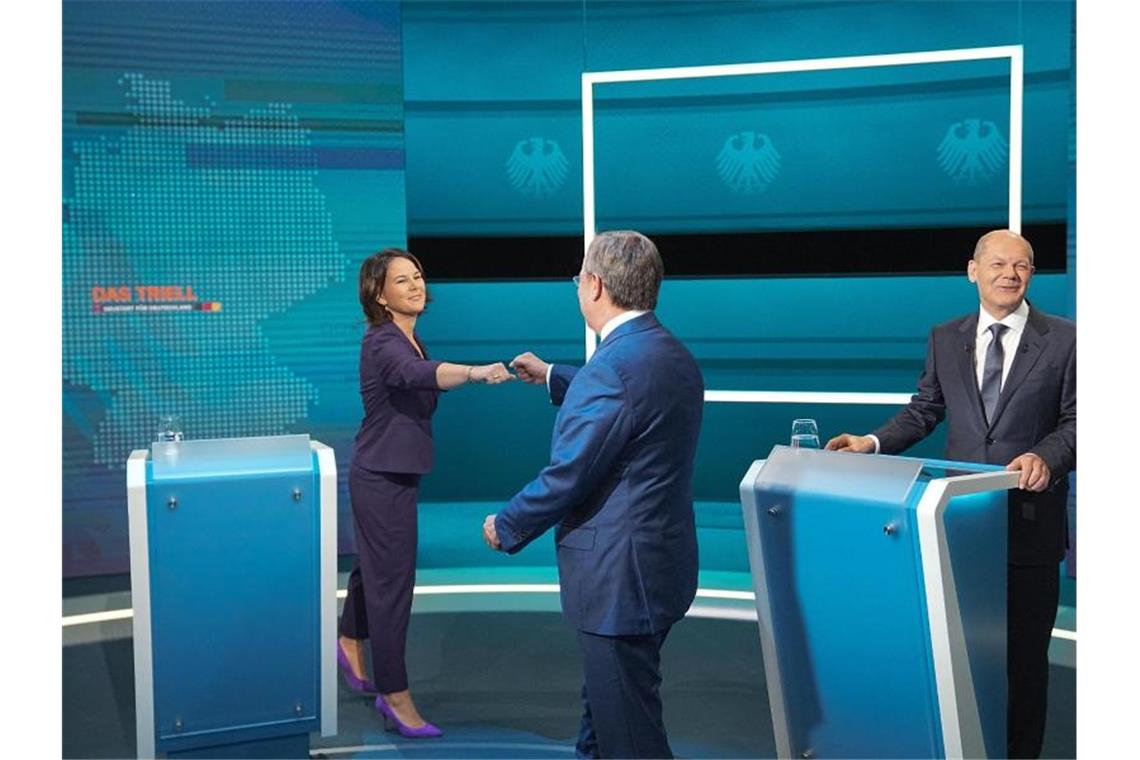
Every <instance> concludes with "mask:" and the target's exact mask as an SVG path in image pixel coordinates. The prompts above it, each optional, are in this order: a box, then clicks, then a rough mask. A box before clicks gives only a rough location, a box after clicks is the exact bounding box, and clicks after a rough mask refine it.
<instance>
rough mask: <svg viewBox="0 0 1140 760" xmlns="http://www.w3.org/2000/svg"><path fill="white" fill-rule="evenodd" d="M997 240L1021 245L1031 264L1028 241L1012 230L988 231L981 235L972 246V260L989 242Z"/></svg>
mask: <svg viewBox="0 0 1140 760" xmlns="http://www.w3.org/2000/svg"><path fill="white" fill-rule="evenodd" d="M998 238H1007V239H1013V240H1016V241H1018V242H1019V243H1021V244H1022V245H1023V246H1025V250H1026V252H1027V253H1028V254H1029V261H1030V263H1032V262H1033V246H1032V245H1030V244H1029V241H1028V240H1026V239H1025V238H1023V237H1022V236H1021V235H1018V234H1017V233H1016V232H1014V231H1013V230H990V231H989V232H987V233H986V234H984V235H982V236H981V237H980V238H978V244H977V245H975V246H974V258H975V259H977V258H979V257H980V256H981V255H982V254H983V253H984V252H985V250H986V245H988V244H989V242H990V241H991V240H997V239H998Z"/></svg>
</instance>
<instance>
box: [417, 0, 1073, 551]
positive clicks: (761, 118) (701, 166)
mask: <svg viewBox="0 0 1140 760" xmlns="http://www.w3.org/2000/svg"><path fill="white" fill-rule="evenodd" d="M1072 24H1073V5H1072V3H1068V2H1020V3H1019V2H992V3H986V2H854V1H853V2H841V3H835V2H729V3H717V2H700V3H695V2H694V3H685V2H669V3H650V2H620V3H596V2H589V1H587V2H573V3H558V2H539V3H479V2H475V3H471V2H462V3H460V2H453V3H418V2H417V3H406V4H405V6H404V16H403V29H404V80H405V89H406V98H405V119H406V150H407V177H406V181H407V204H408V235H409V240H410V242H411V244H412V248H413V250H416V243H417V241H418V240H421V239H422V240H424V241H428V240H431V241H436V242H438V241H439V240H446V241H447V242H448V245H447V246H444V247H443V248H442V249H439V250H438V251H436V252H433V253H432V254H431V255H428V254H422V255H424V257H425V260H424V264H425V267H426V269H427V272H428V279H429V281H432V280H433V277H432V272H433V268H434V269H436V270H441V269H442V270H444V271H446V272H453V271H455V269H456V262H455V261H450V260H447V259H446V257H447V256H453V257H463V258H464V259H466V260H467V261H466V263H465V264H463V267H466V269H465V270H464V271H465V272H467V273H468V274H465V275H462V276H460V277H452V278H449V279H447V281H446V282H439V281H438V278H435V285H434V288H433V297H434V299H435V301H434V303H433V304H432V306H431V309H430V312H429V313H428V314H427V315H425V316H424V317H423V318H422V320H421V322H420V324H419V329H420V330H421V332H422V335H423V337H424V339H425V341H426V342H427V344H428V346H429V348H430V349H431V350H432V351H433V352H434V354H435V355H436V357H437V358H448V359H454V360H456V361H465V362H466V361H471V362H475V361H480V362H481V361H491V360H503V361H507V360H509V359H510V358H511V357H513V356H514V355H516V354H517V353H518V352H520V351H523V350H533V351H535V352H536V353H537V354H539V355H540V356H542V357H544V358H546V359H548V360H551V361H555V362H570V363H581V362H582V360H583V357H584V347H583V327H582V322H581V318H580V317H579V315H578V312H577V305H576V301H575V295H574V290H573V289H572V286H571V284H570V282H569V277H570V276H571V275H573V274H575V273H576V272H577V269H576V268H575V267H574V266H573V265H568V266H565V270H566V271H564V272H561V275H562V276H561V277H560V278H559V279H557V280H546V281H506V280H503V279H494V278H488V277H486V276H480V267H481V262H482V265H486V266H490V264H491V262H493V261H494V260H495V257H496V255H497V249H496V244H497V243H498V242H501V241H502V239H503V238H510V237H511V236H528V239H529V240H531V241H534V248H533V250H532V252H531V255H533V256H534V257H543V256H544V255H547V253H548V250H547V249H546V248H544V241H548V242H549V243H550V245H551V246H554V245H556V244H561V243H560V242H559V241H563V240H564V239H565V238H574V239H576V240H580V236H581V233H582V170H581V160H582V159H581V105H580V104H581V81H580V75H581V72H582V71H583V70H589V71H605V70H615V69H641V68H659V67H671V66H691V65H703V64H724V63H743V62H753V61H766V60H785V59H787V60H791V59H804V58H820V57H834V56H848V55H869V54H879V53H896V52H909V51H920V50H940V49H950V48H964V47H982V46H991V45H1010V44H1020V45H1024V46H1025V61H1026V68H1025V82H1026V95H1025V123H1024V130H1025V131H1024V146H1025V147H1024V150H1025V161H1024V172H1023V179H1024V202H1023V214H1024V220H1025V223H1026V224H1027V230H1028V229H1030V225H1033V224H1060V225H1065V224H1066V223H1067V220H1068V219H1069V218H1070V217H1071V206H1072V194H1071V187H1072V181H1073V180H1072V178H1073V158H1074V157H1073V155H1072V148H1071V134H1072V130H1073V115H1072V77H1071V66H1072V45H1073V37H1072V31H1073V30H1072ZM1002 65H1004V66H1005V68H1004V69H1003V68H1002ZM1002 65H998V64H995V63H992V62H991V63H984V64H945V65H942V64H939V65H936V66H933V67H930V68H927V69H924V70H921V71H920V70H919V69H920V68H921V67H906V69H896V70H890V71H888V70H880V71H874V72H858V73H855V74H851V73H846V74H842V75H840V74H837V73H835V72H830V73H822V74H820V75H818V76H815V77H814V78H812V77H806V76H800V77H793V76H788V75H785V76H784V77H783V78H781V77H769V78H768V79H767V80H762V79H761V78H758V77H744V78H741V79H740V80H738V81H733V82H728V81H719V82H718V81H713V80H697V81H693V82H686V83H664V84H656V85H652V86H651V85H640V86H634V85H615V86H610V87H611V89H610V90H606V89H605V88H599V89H598V93H597V97H598V98H599V106H598V113H597V119H598V122H597V124H598V127H597V160H596V167H597V177H598V179H597V183H598V188H597V197H598V227H599V228H600V229H605V228H619V227H633V228H636V229H640V230H643V231H645V232H647V233H649V234H651V235H653V234H673V233H686V234H692V233H700V232H730V233H732V232H741V231H744V232H746V233H762V232H767V231H773V230H782V231H791V232H792V233H793V234H794V233H799V232H803V233H805V240H807V239H808V237H809V236H808V235H807V233H809V232H813V231H819V230H844V229H863V230H892V229H898V228H905V227H930V228H937V227H939V226H941V225H948V226H975V227H977V228H978V229H987V228H990V227H999V226H1005V225H1004V220H1005V219H1006V218H1007V216H1006V215H1007V204H1006V197H1007V189H1008V185H1007V184H1006V174H1005V173H1006V172H1007V171H1008V167H1007V165H1006V164H1002V165H1001V166H1000V167H999V168H998V170H996V171H994V172H993V175H992V176H990V177H974V178H973V181H969V178H967V181H962V178H961V177H958V178H954V177H952V176H948V175H947V174H946V173H945V172H943V171H942V169H941V167H940V166H939V163H938V160H937V159H938V147H939V144H940V141H941V140H943V139H944V136H945V134H946V132H947V127H948V124H953V123H954V122H955V121H959V120H964V119H967V118H971V117H975V118H980V119H983V120H986V119H989V120H992V122H993V123H994V124H996V125H997V126H998V129H999V131H1004V130H1007V129H1008V66H1007V65H1005V64H1002ZM756 93H760V94H759V95H757V94H756ZM746 128H747V129H752V130H754V131H756V132H759V131H762V130H763V131H765V133H766V134H768V135H769V136H770V137H771V139H772V141H773V142H774V143H775V145H776V147H777V148H778V149H780V156H781V159H782V163H781V166H780V173H779V174H778V175H777V176H776V178H775V179H773V180H772V181H771V182H770V185H769V186H768V187H766V188H763V189H762V192H756V193H752V194H749V193H739V192H737V193H734V192H732V189H733V188H731V187H726V186H725V184H724V183H723V182H721V181H720V180H719V179H718V177H717V175H716V172H715V168H716V161H715V159H716V156H717V151H718V150H719V149H721V147H722V145H723V143H724V141H725V138H724V136H725V135H726V134H731V133H733V132H734V131H735V130H743V129H746ZM1004 133H1005V134H1006V135H1008V132H1007V131H1005V132H1004ZM534 138H538V139H539V140H540V142H538V143H528V141H530V140H532V139H534ZM528 144H537V145H539V146H541V149H542V150H543V151H544V152H546V153H547V154H551V153H555V152H556V154H557V155H560V156H561V157H563V158H564V159H565V164H564V171H563V172H557V171H550V172H547V174H546V175H545V176H544V177H543V176H540V179H539V180H536V181H534V182H532V183H531V184H530V185H529V186H527V185H525V184H522V185H521V184H520V183H518V182H513V181H512V180H513V179H514V177H512V173H511V162H512V156H514V155H515V151H516V150H518V149H519V147H520V146H523V147H524V148H525V147H526V146H527V145H528ZM697 154H700V155H697ZM701 156H703V158H702V157H701ZM956 179H957V181H956ZM1069 229H1070V231H1071V225H1070V226H1069ZM756 239H757V241H758V247H757V249H756V250H755V252H754V255H755V257H756V259H757V262H759V264H758V265H757V266H758V268H759V269H760V270H763V269H765V267H768V266H769V265H774V268H775V269H778V270H779V271H782V272H787V271H793V272H794V271H795V264H794V262H793V264H791V265H790V266H789V264H788V262H786V261H781V262H765V261H764V257H765V255H766V253H765V250H764V249H763V247H762V242H763V237H762V236H761V237H757V238H756ZM828 242H829V244H837V245H838V246H839V248H840V251H839V255H840V257H842V256H843V251H842V243H843V235H842V233H840V234H839V235H837V236H832V237H829V238H828ZM576 245H578V246H579V250H580V242H578V243H576ZM1064 245H1065V243H1064V238H1063V236H1062V241H1061V248H1062V250H1059V251H1052V252H1051V253H1052V254H1053V259H1052V260H1053V261H1057V262H1059V264H1058V265H1056V266H1053V267H1052V268H1050V269H1048V270H1047V271H1043V272H1040V273H1039V274H1038V275H1037V277H1036V278H1035V279H1034V281H1033V285H1032V291H1031V300H1032V301H1033V303H1034V304H1035V305H1036V306H1037V307H1039V308H1042V309H1044V310H1046V311H1049V312H1053V313H1057V314H1062V315H1066V316H1069V317H1073V316H1075V315H1074V314H1073V297H1072V293H1073V281H1074V278H1075V261H1076V260H1075V252H1074V251H1073V250H1072V243H1071V241H1070V243H1069V250H1068V251H1066V250H1063V248H1064ZM813 246H814V244H812V245H807V244H805V246H804V248H803V250H802V251H799V252H798V253H797V254H796V256H798V257H802V258H803V259H804V260H805V261H806V260H808V259H810V258H811V257H815V256H820V255H829V256H834V255H835V253H836V252H835V251H821V250H818V247H813ZM425 250H426V247H425ZM433 250H435V249H433ZM970 252H971V251H970V249H969V248H968V247H964V248H963V249H962V250H961V251H960V255H958V257H957V259H956V260H955V264H954V266H953V267H952V268H946V269H945V271H942V272H930V271H929V270H928V269H926V268H924V267H923V266H922V263H923V260H924V257H925V256H926V255H927V251H926V250H925V249H923V248H921V247H918V248H915V249H914V250H913V251H910V252H909V254H908V255H909V257H910V258H909V260H907V259H904V261H903V262H902V264H901V265H899V264H898V263H897V262H888V263H889V264H890V266H889V267H888V266H884V267H882V268H881V269H880V270H879V271H877V272H876V271H874V266H873V265H872V266H870V267H864V268H863V271H862V272H861V273H860V274H858V275H857V276H828V275H827V274H821V273H819V272H814V273H813V276H788V275H782V276H751V277H748V276H736V277H718V276H704V277H701V276H693V277H685V278H670V277H668V270H669V262H670V260H673V261H676V260H677V257H678V256H685V255H698V256H705V257H709V258H710V259H714V258H715V257H716V256H717V251H716V250H715V248H713V249H707V248H706V249H703V250H701V251H699V252H692V251H689V252H686V251H678V250H668V249H663V251H662V253H663V255H664V256H665V258H666V268H667V279H666V282H665V284H664V286H663V289H662V294H661V302H660V305H659V309H658V313H659V315H660V317H661V318H662V320H663V321H664V323H665V324H666V325H667V326H668V327H670V329H672V330H673V331H674V332H675V333H676V334H677V335H678V336H679V337H680V338H681V339H682V340H683V341H684V342H685V343H686V344H687V345H688V346H689V348H690V349H691V350H692V351H693V353H694V355H695V356H696V357H697V359H698V361H699V362H700V365H701V368H702V370H703V372H704V376H705V382H706V387H707V388H709V389H722V390H781V391H881V392H893V393H909V392H912V391H913V389H914V384H915V381H916V379H917V377H918V375H919V372H920V371H921V368H922V362H923V356H924V349H925V342H926V337H927V335H928V332H929V329H930V327H931V326H932V325H934V324H936V323H939V322H942V321H944V320H947V319H950V318H953V317H956V316H959V315H961V314H964V313H967V312H969V311H971V310H973V309H975V308H977V295H976V290H975V289H974V286H972V285H971V284H970V283H969V282H968V281H967V280H966V278H965V276H964V270H965V263H966V260H967V258H968V256H969V254H970ZM780 255H782V256H785V255H787V254H786V253H781V254H780ZM857 255H860V256H862V255H866V254H865V253H863V252H860V253H859V254H857ZM1044 255H1045V252H1043V251H1042V250H1040V248H1039V251H1038V260H1039V261H1040V260H1042V259H1043V258H1044ZM804 271H810V270H808V269H805V270H804ZM919 272H921V274H918V273H919ZM896 409H897V407H891V406H870V405H831V404H818V405H805V404H738V403H707V404H706V407H705V417H704V424H703V427H702V434H701V442H700V447H699V450H698V455H697V477H696V482H695V498H696V501H697V504H696V510H697V516H698V526H699V537H700V546H701V567H702V571H705V572H710V571H711V572H716V571H743V570H746V569H747V557H746V554H745V547H744V542H743V534H742V527H741V517H740V508H739V503H738V493H737V487H738V483H739V481H740V479H741V477H742V476H743V474H744V472H745V470H746V469H747V467H748V465H749V464H750V463H751V461H752V460H753V459H756V458H762V457H763V456H765V455H766V453H767V452H768V451H769V450H770V449H771V447H772V446H773V445H775V444H778V443H786V442H787V439H788V433H789V428H790V423H791V420H792V419H793V418H796V417H813V418H815V419H816V420H818V422H819V425H820V430H821V435H822V436H824V437H827V436H831V435H834V434H836V433H839V432H842V431H853V432H865V431H868V430H870V429H872V428H873V427H874V426H876V425H877V424H879V423H880V422H882V421H883V420H884V419H885V418H886V417H887V416H888V415H890V414H893V413H894V411H895V410H896ZM554 412H555V410H554V409H553V408H552V407H551V406H550V405H549V403H548V402H547V400H546V397H545V393H544V391H543V390H542V389H538V388H534V387H532V386H523V385H521V384H514V385H510V386H506V387H494V388H483V387H474V388H461V389H459V390H456V391H453V392H451V393H449V394H446V395H445V396H444V397H443V399H442V400H441V403H440V408H439V411H438V413H437V415H436V418H435V438H436V442H437V463H436V469H435V471H434V472H433V473H432V474H431V475H429V476H428V477H427V478H426V479H425V481H424V484H423V499H424V501H423V504H422V518H421V534H420V535H421V551H420V564H421V567H424V568H431V567H445V566H449V567H453V566H456V565H467V564H469V565H472V566H517V565H551V564H553V545H552V542H551V541H550V537H549V536H546V537H544V539H543V540H542V541H540V542H539V543H538V544H536V545H535V546H532V547H531V548H528V549H527V551H526V553H525V554H524V555H523V556H520V557H515V558H506V557H501V556H495V555H491V554H490V553H489V552H487V551H486V549H485V548H484V547H482V545H481V543H480V531H479V528H480V523H481V520H482V517H483V515H484V514H486V513H487V512H491V511H494V510H495V509H497V508H498V507H499V506H500V505H501V504H502V503H503V502H504V501H505V500H506V499H508V498H509V497H510V496H511V495H512V494H513V493H514V492H515V491H516V490H517V489H518V488H520V487H521V486H522V485H523V484H524V483H526V482H527V481H528V480H529V479H530V478H532V477H533V476H534V475H535V474H536V473H537V472H538V470H539V469H540V468H541V467H542V466H543V465H544V464H545V463H546V461H547V457H548V452H549V439H550V432H551V427H552V422H553V418H554ZM943 443H944V432H943V431H939V433H937V434H935V435H934V436H932V437H931V438H930V439H928V440H926V441H924V442H923V443H921V444H920V445H918V446H916V447H915V448H914V449H912V451H911V452H910V453H912V454H914V455H917V456H938V455H939V454H940V453H941V450H942V446H943Z"/></svg>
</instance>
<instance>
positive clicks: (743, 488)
mask: <svg viewBox="0 0 1140 760" xmlns="http://www.w3.org/2000/svg"><path fill="white" fill-rule="evenodd" d="M765 461H766V460H764V459H757V460H756V461H754V462H753V463H752V466H751V467H749V468H748V472H747V473H745V475H744V479H743V480H742V481H740V502H741V505H742V509H743V511H744V532H745V535H746V536H747V543H748V564H749V565H750V566H751V568H752V590H753V593H754V594H755V596H756V622H757V624H758V625H759V626H760V652H761V654H762V656H763V658H764V679H765V681H766V682H767V685H768V704H769V707H770V708H771V712H772V734H773V736H774V738H775V740H776V755H777V757H791V756H792V740H791V736H790V734H789V733H788V717H787V715H788V713H787V706H786V705H785V704H784V689H783V681H782V680H781V679H780V661H779V658H778V657H777V656H776V639H775V630H774V623H773V615H772V607H771V604H770V602H769V599H768V591H767V588H768V579H767V575H766V573H765V570H764V567H765V565H764V550H763V547H762V545H761V541H760V525H759V524H758V522H757V519H758V508H759V505H758V504H757V503H756V481H757V480H759V478H760V472H761V470H763V469H764V463H765Z"/></svg>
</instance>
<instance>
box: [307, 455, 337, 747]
mask: <svg viewBox="0 0 1140 760" xmlns="http://www.w3.org/2000/svg"><path fill="white" fill-rule="evenodd" d="M310 446H311V448H312V451H313V453H314V454H315V456H316V460H317V469H318V477H319V478H320V495H321V502H320V535H321V539H320V541H321V559H320V562H321V567H320V584H321V589H320V621H321V622H320V637H319V638H320V654H319V657H318V661H319V662H320V674H321V676H320V679H321V686H320V692H321V736H336V733H337V683H336V677H337V673H336V670H337V666H336V654H335V652H336V645H337V644H336V620H337V614H336V550H337V530H336V496H337V493H336V489H337V483H336V480H337V478H336V455H335V452H334V451H333V449H332V448H331V447H329V446H326V445H325V444H323V443H321V442H319V441H311V442H310Z"/></svg>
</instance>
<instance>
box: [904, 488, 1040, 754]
mask: <svg viewBox="0 0 1140 760" xmlns="http://www.w3.org/2000/svg"><path fill="white" fill-rule="evenodd" d="M1017 482H1018V473H1016V472H1005V471H998V472H983V473H977V474H972V475H962V476H958V477H953V478H938V479H935V480H932V481H930V484H929V485H928V486H927V487H926V491H925V492H923V494H922V498H921V499H920V500H919V502H918V505H917V506H916V508H915V512H916V513H917V518H918V540H919V551H920V554H921V558H922V575H923V582H924V585H925V589H926V607H927V614H928V616H929V620H928V623H929V626H930V646H931V654H932V660H933V663H934V676H935V684H936V688H937V696H938V713H939V719H940V722H941V726H942V741H943V749H944V751H945V754H946V757H947V758H964V757H985V756H986V747H985V740H984V736H983V734H982V725H981V717H980V715H979V714H978V705H977V699H976V696H975V693H974V679H973V675H972V673H971V670H970V660H969V654H968V652H967V649H966V638H965V632H964V630H963V627H962V615H961V610H960V609H959V606H958V592H957V587H956V585H955V583H954V571H953V566H952V565H951V558H950V548H949V545H948V543H947V540H946V528H945V523H944V521H943V515H944V513H945V511H946V506H947V505H948V504H949V502H950V500H951V499H952V498H954V497H955V496H965V495H968V494H973V493H981V492H984V491H1001V490H1007V489H1010V488H1016V487H1017Z"/></svg>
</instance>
